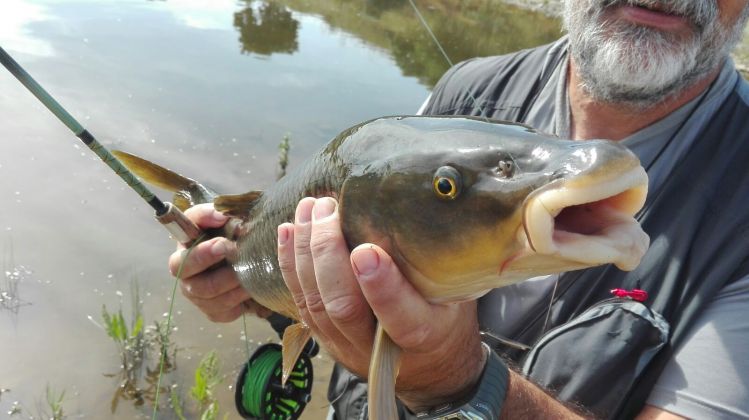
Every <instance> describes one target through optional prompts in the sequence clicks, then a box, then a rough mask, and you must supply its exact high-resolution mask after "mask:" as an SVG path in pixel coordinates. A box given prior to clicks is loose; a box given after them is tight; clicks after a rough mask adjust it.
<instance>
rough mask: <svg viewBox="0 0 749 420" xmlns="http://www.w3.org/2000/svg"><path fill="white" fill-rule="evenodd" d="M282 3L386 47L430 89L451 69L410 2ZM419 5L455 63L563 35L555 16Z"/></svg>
mask: <svg viewBox="0 0 749 420" xmlns="http://www.w3.org/2000/svg"><path fill="white" fill-rule="evenodd" d="M278 1H279V2H280V3H283V4H285V5H286V6H288V7H289V8H291V9H292V10H294V11H298V12H301V13H314V14H319V15H321V16H323V18H324V19H325V21H326V22H327V23H328V25H330V26H331V27H333V28H338V29H342V30H343V31H345V32H348V33H350V34H352V35H354V36H356V37H358V38H360V39H362V40H364V41H365V42H367V43H369V44H371V45H375V46H378V47H381V48H383V49H385V50H386V51H388V52H389V53H390V55H391V56H392V57H393V58H394V59H395V62H396V64H397V65H398V67H400V69H401V71H402V72H403V74H404V75H405V76H413V77H416V78H418V79H419V81H420V82H421V83H423V84H425V85H427V86H434V84H435V83H436V82H437V81H438V80H439V78H440V76H442V74H443V73H444V72H445V70H447V68H448V67H449V64H448V63H447V60H445V58H444V57H443V55H442V54H441V52H440V49H439V47H437V45H435V43H434V41H433V40H432V38H431V37H430V36H429V34H428V33H427V31H426V30H425V28H424V27H423V26H422V24H421V22H420V21H419V19H418V18H417V16H416V14H415V13H414V11H413V9H412V8H411V5H410V4H409V2H407V1H405V0H321V1H309V0H278ZM416 5H417V7H418V8H419V10H420V12H421V14H422V15H423V16H424V18H425V19H426V21H427V22H428V24H429V27H430V29H431V30H432V32H433V33H434V34H435V36H436V38H437V40H438V41H439V43H440V45H441V46H442V48H443V49H444V50H445V52H446V53H447V55H448V57H449V58H450V60H451V61H452V62H453V63H457V62H459V61H462V60H465V59H468V58H472V57H481V56H488V55H497V54H503V53H507V52H511V51H516V50H519V49H522V48H530V47H533V46H537V45H541V44H544V43H548V42H551V41H553V40H555V39H556V38H558V37H559V35H560V33H561V32H560V24H559V21H558V20H556V19H554V18H550V17H548V16H543V15H541V14H538V13H534V12H530V11H527V10H524V9H521V8H518V7H515V6H511V5H507V4H505V3H502V2H496V1H493V0H466V1H441V0H419V1H417V2H416Z"/></svg>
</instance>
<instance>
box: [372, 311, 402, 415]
mask: <svg viewBox="0 0 749 420" xmlns="http://www.w3.org/2000/svg"><path fill="white" fill-rule="evenodd" d="M400 354H401V349H400V347H398V345H396V344H395V343H394V342H393V340H392V339H391V338H390V336H388V335H387V333H386V332H385V330H384V329H383V328H382V326H381V325H380V324H377V332H376V333H375V342H374V348H373V350H372V361H371V362H370V364H369V395H368V400H367V404H368V414H369V419H370V420H392V419H397V418H398V407H397V406H396V403H395V379H396V377H397V376H398V369H399V368H400Z"/></svg>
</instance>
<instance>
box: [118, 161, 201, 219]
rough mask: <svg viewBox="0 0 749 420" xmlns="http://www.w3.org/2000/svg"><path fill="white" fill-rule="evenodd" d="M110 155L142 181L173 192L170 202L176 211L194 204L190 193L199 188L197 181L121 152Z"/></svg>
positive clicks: (183, 209)
mask: <svg viewBox="0 0 749 420" xmlns="http://www.w3.org/2000/svg"><path fill="white" fill-rule="evenodd" d="M112 154H113V155H114V156H115V157H116V158H117V159H119V160H120V162H122V164H123V165H125V166H126V167H127V168H128V169H130V171H131V172H133V173H134V174H135V175H137V176H138V177H139V178H141V179H142V180H143V181H145V182H147V183H149V184H151V185H153V186H156V187H159V188H163V189H165V190H167V191H171V192H173V193H174V198H173V199H172V201H173V202H174V203H173V204H174V205H175V206H177V208H178V209H180V210H182V211H185V210H187V209H188V208H190V207H191V206H193V205H195V204H196V203H195V202H194V199H193V197H192V194H191V191H194V190H195V189H196V188H199V186H200V184H198V182H197V181H195V180H193V179H190V178H188V177H186V176H182V175H180V174H178V173H176V172H174V171H171V170H169V169H166V168H164V167H162V166H159V165H157V164H155V163H153V162H151V161H149V160H146V159H143V158H142V157H139V156H136V155H133V154H131V153H128V152H123V151H122V150H112Z"/></svg>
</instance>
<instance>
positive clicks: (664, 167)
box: [479, 39, 749, 419]
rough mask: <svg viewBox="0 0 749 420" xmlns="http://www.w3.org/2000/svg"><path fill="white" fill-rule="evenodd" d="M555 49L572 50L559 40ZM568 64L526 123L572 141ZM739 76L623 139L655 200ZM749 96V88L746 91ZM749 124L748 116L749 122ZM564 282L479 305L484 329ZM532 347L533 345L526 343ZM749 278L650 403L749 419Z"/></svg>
mask: <svg viewBox="0 0 749 420" xmlns="http://www.w3.org/2000/svg"><path fill="white" fill-rule="evenodd" d="M555 47H556V48H566V41H565V40H564V39H562V40H560V41H559V42H558V43H557V45H556V46H555ZM567 67H568V65H567V61H566V60H563V61H562V63H561V64H560V65H559V66H558V67H557V68H556V69H555V70H554V72H553V73H552V75H551V77H550V79H549V80H548V82H547V83H546V86H545V87H544V88H543V89H542V90H541V92H540V93H539V95H538V97H537V100H536V102H535V103H534V104H533V106H532V107H531V109H530V112H529V114H528V116H527V119H526V123H528V124H529V125H531V126H533V127H535V128H536V129H538V130H540V131H543V132H546V133H551V134H555V135H558V136H559V137H569V125H570V124H569V121H570V108H569V101H568V96H567V70H568V68H567ZM738 77H739V76H738V74H737V73H736V70H735V68H734V64H733V62H732V61H731V60H730V59H729V60H728V61H727V62H726V63H725V65H724V66H723V68H722V70H721V72H720V74H719V76H718V78H717V79H716V80H715V82H714V83H713V84H712V85H711V86H710V87H709V89H708V90H707V91H706V92H704V93H703V94H702V95H700V96H699V97H697V98H695V99H693V100H692V101H691V102H689V103H687V104H685V105H683V106H682V107H681V108H679V109H677V110H676V111H674V112H673V113H671V114H669V115H668V116H667V117H665V118H663V119H661V120H660V121H658V122H656V123H654V124H652V125H650V126H648V127H646V128H643V129H642V130H640V131H638V132H636V133H634V134H632V135H631V136H629V137H627V138H625V139H623V140H621V142H622V143H623V144H624V145H626V146H627V147H629V148H630V149H631V150H632V151H633V152H634V153H635V154H636V155H637V156H638V157H639V158H640V161H641V162H642V164H643V166H644V167H645V168H646V169H647V172H648V175H649V178H650V186H649V190H650V192H649V194H658V192H659V189H660V186H661V185H662V184H663V182H664V180H665V179H666V178H667V177H668V174H669V173H671V171H672V170H673V169H674V166H675V165H676V164H677V163H678V162H679V160H680V159H681V158H682V157H683V156H684V154H685V153H686V152H687V151H688V150H689V148H690V146H691V145H692V143H693V142H694V140H695V138H696V137H697V135H698V134H699V132H700V131H701V129H702V128H704V127H705V125H706V123H707V122H708V121H709V120H710V118H711V117H712V116H713V115H714V113H715V111H716V110H717V109H718V107H719V106H720V105H721V104H722V103H723V101H724V100H725V99H726V97H727V96H728V94H729V93H730V92H731V91H732V90H733V89H734V88H736V83H737V81H738ZM739 93H740V94H741V95H742V96H743V97H745V98H746V97H749V85H747V83H746V82H743V81H742V82H741V83H740V84H739ZM748 117H749V116H748ZM557 278H558V276H543V277H537V278H533V279H530V280H527V281H525V282H522V283H518V284H515V285H512V286H508V287H504V288H502V289H495V290H493V291H491V292H490V293H489V294H487V295H486V296H485V297H483V298H481V300H480V301H479V318H480V319H481V321H482V327H483V328H486V329H489V330H491V331H492V332H494V333H496V334H499V335H504V334H505V332H506V331H511V330H513V329H514V325H515V324H516V323H517V322H518V320H519V316H520V314H524V313H527V312H528V311H529V310H530V309H531V308H532V307H534V306H535V305H536V304H538V302H539V301H540V300H541V299H543V298H544V297H545V296H548V293H549V292H550V291H551V288H553V287H554V284H555V282H556V279H557ZM527 344H529V343H527ZM748 347H749V277H746V278H744V279H741V280H740V281H738V282H734V283H732V284H731V285H729V286H727V287H726V288H725V289H724V290H722V291H721V292H720V293H719V294H718V295H717V296H716V297H715V298H714V299H713V300H712V302H711V303H710V305H709V306H708V307H707V308H706V309H705V311H704V312H703V313H702V314H701V316H700V317H699V319H698V321H697V322H696V324H695V326H694V327H693V330H692V331H691V333H690V336H689V338H688V339H687V340H686V341H685V342H684V344H683V345H682V346H681V347H680V348H678V349H676V351H675V354H674V357H673V359H672V360H671V361H670V362H669V363H668V365H667V366H666V368H665V370H664V371H663V374H662V375H661V377H660V379H659V381H658V383H657V384H656V385H655V388H654V390H653V391H652V393H651V395H650V397H649V399H648V404H651V405H653V406H656V407H660V408H662V409H665V410H667V411H670V412H672V413H675V414H679V415H681V416H685V417H690V418H710V419H713V418H726V419H728V418H737V417H746V418H749V358H748V357H743V355H742V353H743V351H742V350H743V349H744V348H748Z"/></svg>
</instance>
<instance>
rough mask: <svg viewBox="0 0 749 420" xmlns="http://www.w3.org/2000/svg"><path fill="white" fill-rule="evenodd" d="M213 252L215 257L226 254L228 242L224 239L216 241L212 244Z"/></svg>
mask: <svg viewBox="0 0 749 420" xmlns="http://www.w3.org/2000/svg"><path fill="white" fill-rule="evenodd" d="M211 254H213V256H215V257H220V256H222V255H225V254H226V244H225V243H224V241H221V240H219V241H216V242H215V243H214V244H213V246H211Z"/></svg>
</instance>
